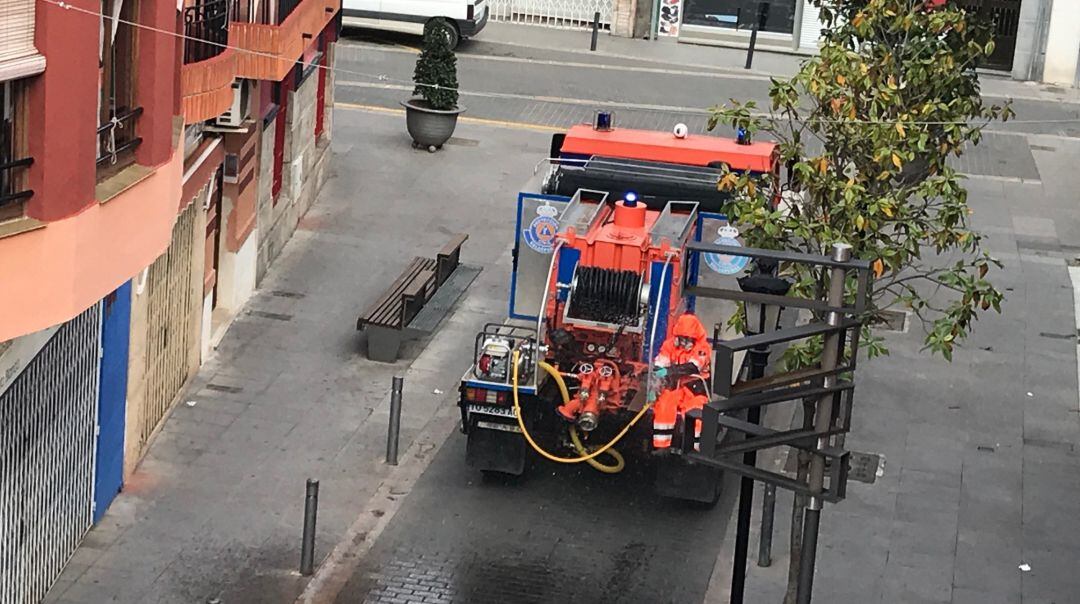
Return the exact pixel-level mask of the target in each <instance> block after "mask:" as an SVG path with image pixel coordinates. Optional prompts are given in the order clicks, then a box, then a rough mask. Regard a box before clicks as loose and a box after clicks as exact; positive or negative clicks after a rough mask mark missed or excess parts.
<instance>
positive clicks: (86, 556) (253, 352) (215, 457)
mask: <svg viewBox="0 0 1080 604" xmlns="http://www.w3.org/2000/svg"><path fill="white" fill-rule="evenodd" d="M334 124H335V128H336V130H335V138H334V143H333V145H334V152H335V158H334V172H335V174H334V176H332V178H331V180H330V182H329V183H328V184H327V186H326V188H325V189H324V190H323V193H322V195H321V196H320V198H319V201H318V202H317V203H316V204H315V206H314V207H313V208H312V210H311V211H310V212H309V213H308V215H307V216H306V217H305V218H304V219H303V220H302V221H301V224H300V227H299V229H298V230H297V234H296V235H295V236H294V238H293V240H292V241H290V242H289V244H288V246H287V248H286V251H285V252H284V254H283V256H282V257H281V259H280V260H278V262H277V263H275V266H274V269H273V270H272V271H271V274H270V275H269V276H268V277H267V279H266V281H265V282H264V283H262V284H261V286H260V290H259V291H258V293H257V295H256V296H255V298H254V299H253V300H252V302H250V303H249V305H248V308H247V309H246V311H245V312H244V313H243V314H242V315H241V316H240V317H239V318H238V319H237V321H236V322H235V323H234V324H233V325H232V327H231V328H230V329H229V331H228V333H227V335H226V336H225V338H224V340H223V341H222V343H221V345H220V346H219V348H218V349H217V352H216V354H215V356H214V357H213V358H212V359H211V360H210V361H208V362H207V363H206V364H205V365H204V366H203V368H202V370H201V371H200V372H199V375H198V377H197V379H196V380H195V382H194V383H193V384H192V385H191V387H190V388H189V390H188V393H187V395H186V396H185V399H184V400H186V401H190V402H191V404H190V406H189V404H186V403H185V402H181V403H180V404H179V405H178V406H177V407H176V408H175V409H174V410H173V412H172V414H171V415H170V417H169V418H168V419H167V420H166V423H165V425H164V427H163V429H162V431H161V433H160V434H159V435H158V437H157V438H156V440H155V442H154V443H153V444H152V445H151V447H150V453H149V455H148V457H147V458H146V459H145V460H144V461H143V463H142V464H141V465H140V466H139V468H138V470H137V471H136V473H135V474H134V476H132V478H131V479H130V480H129V481H128V483H127V484H126V485H125V488H124V492H123V493H122V494H121V495H120V496H119V498H118V499H117V500H116V502H115V503H114V504H113V506H112V507H111V508H110V510H109V512H108V513H107V514H106V517H105V519H104V520H103V522H102V523H101V524H100V525H99V526H97V527H95V528H94V529H93V530H91V531H90V533H89V535H88V537H87V538H86V541H85V542H84V544H83V545H82V546H81V547H80V548H79V550H78V551H77V552H76V554H75V556H74V558H73V559H72V561H71V562H70V563H69V564H68V566H67V568H66V569H65V571H64V573H63V575H62V576H61V577H60V579H59V581H58V582H57V584H56V585H55V586H54V588H53V589H52V591H51V592H50V594H49V596H48V601H49V602H64V603H81V604H100V603H102V602H119V603H128V602H130V603H133V604H134V603H138V604H144V603H151V602H162V603H165V602H168V603H173V602H175V603H186V604H191V603H193V602H199V603H201V602H207V601H209V600H211V599H213V598H220V600H221V601H222V602H227V603H235V602H260V603H262V602H286V601H292V600H293V599H295V598H296V596H297V595H299V593H300V590H301V589H302V588H303V586H304V584H305V583H306V579H302V578H301V577H300V576H299V575H298V574H297V573H296V568H297V565H298V563H299V556H300V533H301V528H300V527H301V520H302V513H303V512H302V510H303V501H304V481H305V480H306V479H307V478H308V477H313V478H318V479H319V480H320V481H321V493H320V508H319V516H318V540H317V542H316V563H317V564H318V563H319V562H320V561H321V560H322V559H323V558H324V557H325V556H326V555H327V554H329V552H330V551H331V549H332V548H333V547H334V546H336V545H337V544H338V542H339V541H340V540H341V539H342V537H343V536H344V535H345V533H346V530H347V528H348V527H349V526H350V525H352V524H353V522H354V521H355V520H356V518H357V516H358V515H360V513H361V511H362V510H363V509H364V506H365V505H366V504H367V502H368V500H369V499H370V498H371V496H372V494H373V493H375V492H376V489H377V488H378V487H379V485H380V483H381V482H382V481H383V480H384V479H385V478H386V476H387V475H388V468H387V466H385V465H384V463H383V455H384V454H385V442H386V425H387V417H388V411H387V405H388V398H389V397H388V393H389V388H390V381H391V377H392V376H393V375H404V376H405V380H406V382H405V392H404V401H405V403H404V414H403V418H402V430H401V447H400V450H401V451H402V452H403V453H404V452H405V451H408V449H409V446H410V444H411V443H412V442H413V440H414V439H415V438H416V436H417V435H418V434H420V433H421V432H422V431H423V430H424V428H425V426H426V425H427V424H428V423H429V422H430V421H432V419H433V418H434V417H435V412H436V409H438V408H440V407H445V406H447V405H449V404H450V403H449V401H448V399H450V398H453V397H454V396H456V387H457V384H458V380H459V379H460V376H461V373H462V372H463V371H464V369H465V366H466V364H467V361H466V358H467V356H468V354H469V353H470V352H471V347H472V334H474V333H475V332H476V331H477V330H478V329H479V328H480V326H481V325H482V323H484V322H486V321H489V320H493V319H494V318H495V317H496V316H497V315H498V314H499V312H500V311H502V309H503V305H504V304H505V274H504V273H503V272H502V271H495V270H484V272H483V273H481V275H480V277H479V278H478V279H477V280H476V281H475V282H474V283H473V284H472V286H471V287H470V290H469V292H468V294H467V297H466V298H464V299H463V300H462V301H461V302H459V305H458V310H457V312H456V313H455V314H454V315H452V316H451V317H449V318H448V319H446V320H445V321H444V323H443V326H442V328H441V330H440V332H439V334H438V336H437V337H436V338H435V339H434V340H432V341H429V342H414V343H412V344H411V345H410V347H409V348H408V349H407V350H406V351H405V352H404V354H403V359H402V360H400V361H399V362H398V363H396V364H394V365H384V364H379V363H374V362H371V361H368V360H367V359H366V358H364V357H363V356H362V354H361V348H360V335H359V334H358V333H357V332H356V331H355V323H356V316H357V314H358V313H359V311H360V309H361V308H362V307H363V306H364V305H365V304H366V303H367V302H369V301H370V300H372V299H373V298H374V297H375V296H377V295H378V293H379V292H380V291H381V290H382V289H383V288H384V287H385V286H386V285H387V284H389V283H390V282H391V281H392V280H393V279H394V278H395V276H396V275H397V274H398V272H400V271H401V269H402V268H403V267H404V266H405V265H406V264H407V263H408V262H409V260H410V259H411V258H412V257H413V256H415V255H419V254H423V255H428V254H432V253H434V252H435V251H437V250H438V249H439V248H440V247H441V246H442V245H443V244H444V243H445V242H446V240H448V239H449V238H450V236H451V235H452V234H454V233H459V232H468V233H470V234H471V237H470V239H469V241H467V242H466V244H465V246H464V250H463V262H466V263H470V264H475V265H480V266H482V267H485V269H487V268H489V267H491V266H493V264H494V263H496V262H500V263H501V264H504V265H505V264H506V263H507V262H508V259H507V258H505V257H503V256H504V253H505V251H506V248H507V241H508V240H509V238H510V235H511V233H510V230H508V227H507V226H506V225H507V224H511V225H512V224H513V221H512V216H513V200H514V199H515V195H516V193H517V191H518V188H519V186H520V185H521V183H522V182H523V181H524V180H525V179H526V178H527V177H528V176H529V175H531V174H532V166H533V164H534V163H535V159H534V158H536V157H539V156H542V155H543V153H544V152H545V150H546V149H547V145H548V140H547V136H546V135H542V134H530V133H525V132H521V131H503V130H497V129H493V128H484V127H475V126H468V125H462V126H459V128H458V132H457V137H458V138H457V139H456V140H455V141H452V143H451V144H448V145H447V147H446V148H445V149H444V150H443V151H441V152H440V153H438V154H428V153H427V152H424V151H414V150H413V149H411V147H410V145H409V141H408V137H407V135H406V134H405V128H404V120H403V119H400V118H396V117H393V118H391V117H388V116H385V115H370V114H365V113H360V112H355V111H352V112H350V111H338V112H337V114H336V115H335V120H334ZM465 165H468V166H474V167H475V168H476V170H462V169H461V168H462V166H465ZM417 170H420V172H417ZM477 174H481V175H483V176H484V177H483V178H475V176H476V175H477ZM434 191H437V192H438V193H437V194H433V192H434ZM489 234H494V236H487V235H489ZM492 305H495V306H492ZM420 350H424V352H423V354H422V355H421V356H419V358H417V353H418V351H420ZM411 359H414V360H411Z"/></svg>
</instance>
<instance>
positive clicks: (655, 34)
mask: <svg viewBox="0 0 1080 604" xmlns="http://www.w3.org/2000/svg"><path fill="white" fill-rule="evenodd" d="M652 7H653V9H652V24H651V25H650V26H649V29H650V34H649V35H651V36H652V39H653V41H656V40H657V39H659V38H660V0H653V3H652Z"/></svg>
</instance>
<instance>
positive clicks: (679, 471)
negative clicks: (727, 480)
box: [656, 455, 724, 505]
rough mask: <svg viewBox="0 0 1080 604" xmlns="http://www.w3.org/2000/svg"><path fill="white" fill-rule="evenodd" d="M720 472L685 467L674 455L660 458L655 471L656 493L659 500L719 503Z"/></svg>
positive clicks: (705, 467)
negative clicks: (670, 499)
mask: <svg viewBox="0 0 1080 604" xmlns="http://www.w3.org/2000/svg"><path fill="white" fill-rule="evenodd" d="M723 479H724V475H723V472H721V471H720V470H718V469H716V468H711V467H709V466H705V465H701V464H692V463H687V462H686V460H685V459H683V458H682V457H680V456H678V455H663V456H661V457H660V459H659V463H658V464H657V467H656V492H657V494H659V495H660V496H662V497H671V498H674V499H683V500H686V501H697V502H700V503H705V504H710V505H711V504H714V503H716V502H717V500H719V499H720V492H721V488H722V486H723Z"/></svg>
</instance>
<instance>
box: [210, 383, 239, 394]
mask: <svg viewBox="0 0 1080 604" xmlns="http://www.w3.org/2000/svg"><path fill="white" fill-rule="evenodd" d="M206 389H207V390H213V391H215V392H227V393H229V394H239V393H241V392H243V391H244V389H243V388H241V387H240V386H225V385H224V384H207V385H206Z"/></svg>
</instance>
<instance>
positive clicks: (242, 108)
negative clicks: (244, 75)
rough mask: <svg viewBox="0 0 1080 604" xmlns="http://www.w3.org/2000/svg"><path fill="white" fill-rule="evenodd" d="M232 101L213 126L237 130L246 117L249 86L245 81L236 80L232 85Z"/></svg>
mask: <svg viewBox="0 0 1080 604" xmlns="http://www.w3.org/2000/svg"><path fill="white" fill-rule="evenodd" d="M232 89H233V101H232V105H231V106H230V107H229V110H228V111H226V112H225V113H222V114H221V115H220V116H218V118H217V119H216V120H214V124H215V125H217V126H222V127H225V128H239V127H240V126H241V125H242V124H243V123H244V120H246V119H247V117H248V105H249V98H248V97H249V96H250V90H251V85H250V83H249V82H248V81H247V80H241V79H236V80H233V83H232Z"/></svg>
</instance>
